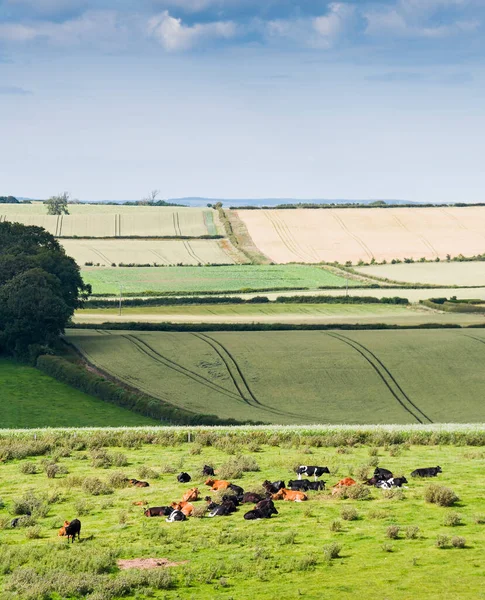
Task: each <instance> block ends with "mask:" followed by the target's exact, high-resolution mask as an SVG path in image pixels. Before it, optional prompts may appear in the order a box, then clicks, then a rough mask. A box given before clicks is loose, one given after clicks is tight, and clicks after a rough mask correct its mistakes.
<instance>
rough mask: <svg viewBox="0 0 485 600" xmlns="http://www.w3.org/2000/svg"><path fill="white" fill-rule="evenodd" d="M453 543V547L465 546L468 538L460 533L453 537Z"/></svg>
mask: <svg viewBox="0 0 485 600" xmlns="http://www.w3.org/2000/svg"><path fill="white" fill-rule="evenodd" d="M451 545H452V546H453V548H464V547H465V546H466V539H465V538H464V537H461V536H459V535H455V536H454V537H452V538H451Z"/></svg>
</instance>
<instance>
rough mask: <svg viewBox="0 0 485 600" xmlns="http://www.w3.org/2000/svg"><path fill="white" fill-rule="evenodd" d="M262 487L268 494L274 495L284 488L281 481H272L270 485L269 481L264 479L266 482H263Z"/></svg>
mask: <svg viewBox="0 0 485 600" xmlns="http://www.w3.org/2000/svg"><path fill="white" fill-rule="evenodd" d="M263 487H264V489H265V490H266V491H267V492H268V494H276V493H277V492H279V491H280V490H281V489H283V488H284V487H286V485H285V482H284V481H281V480H280V481H273V483H271V481H268V480H267V479H266V481H263Z"/></svg>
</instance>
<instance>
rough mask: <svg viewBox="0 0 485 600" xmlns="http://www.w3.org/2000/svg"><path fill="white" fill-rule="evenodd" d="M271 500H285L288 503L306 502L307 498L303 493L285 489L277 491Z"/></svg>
mask: <svg viewBox="0 0 485 600" xmlns="http://www.w3.org/2000/svg"><path fill="white" fill-rule="evenodd" d="M271 498H272V499H273V500H287V501H288V502H304V501H305V500H308V496H307V495H306V494H305V493H303V492H297V491H294V490H287V489H286V488H282V489H281V490H278V492H276V494H273V495H272V496H271Z"/></svg>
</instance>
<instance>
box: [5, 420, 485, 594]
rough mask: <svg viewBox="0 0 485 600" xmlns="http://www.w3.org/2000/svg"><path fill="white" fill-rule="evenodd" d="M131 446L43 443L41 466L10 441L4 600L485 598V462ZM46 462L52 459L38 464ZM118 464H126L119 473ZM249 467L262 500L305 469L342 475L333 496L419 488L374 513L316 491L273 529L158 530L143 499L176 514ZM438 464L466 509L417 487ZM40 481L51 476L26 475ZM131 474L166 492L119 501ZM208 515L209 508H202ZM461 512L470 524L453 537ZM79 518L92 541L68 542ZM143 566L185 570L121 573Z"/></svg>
mask: <svg viewBox="0 0 485 600" xmlns="http://www.w3.org/2000/svg"><path fill="white" fill-rule="evenodd" d="M127 433H128V432H127ZM73 434H75V432H73ZM47 436H49V434H47ZM119 439H120V447H109V448H103V441H102V440H103V433H102V432H99V435H97V434H93V436H92V439H91V440H89V436H87V437H85V436H83V435H82V434H78V435H72V436H70V437H67V438H65V439H64V441H63V442H61V443H60V444H59V445H55V444H54V445H53V446H52V447H51V448H50V449H48V450H47V451H46V453H45V455H42V450H39V444H42V441H40V442H39V441H37V446H36V447H35V448H34V447H33V446H32V447H31V448H32V449H31V450H30V454H29V450H27V451H26V452H25V451H24V449H25V446H26V444H29V443H31V442H29V441H28V440H26V439H25V437H24V438H23V439H13V440H11V441H10V442H9V440H8V439H2V440H1V441H0V447H1V448H2V452H3V454H4V455H5V450H4V449H5V448H6V447H10V448H11V450H10V454H9V455H8V456H9V458H8V459H7V460H5V461H4V462H3V463H2V464H1V466H0V470H1V480H2V485H1V493H0V497H1V499H2V503H1V504H0V506H1V508H0V525H1V529H0V544H1V549H2V551H1V552H0V573H1V574H0V587H3V594H2V598H6V599H12V600H13V598H22V599H32V600H34V599H36V598H40V597H42V598H51V597H52V598H58V599H62V598H66V597H69V598H88V599H90V600H100V599H101V598H120V597H129V598H140V599H141V598H163V599H165V600H172V599H173V600H175V599H184V600H185V599H187V600H192V599H194V600H195V599H197V600H213V599H214V598H217V599H220V600H231V599H235V598H237V599H238V600H253V599H254V598H258V599H261V600H270V599H274V598H288V599H291V600H293V599H296V598H300V597H304V598H310V599H312V600H320V599H321V598H332V599H333V598H348V599H353V598H355V597H356V596H358V597H359V598H362V599H363V600H366V599H374V598H376V597H380V598H393V599H394V600H408V599H409V598H426V599H430V600H433V599H436V600H437V599H440V600H441V599H445V600H455V599H460V600H464V599H470V600H471V599H473V600H475V599H480V598H485V591H484V588H483V579H484V576H485V565H484V562H483V547H484V544H485V524H484V523H485V493H484V492H485V487H484V483H483V470H484V468H485V453H484V451H483V448H480V447H469V446H458V447H453V446H442V447H438V446H408V445H404V446H385V447H383V446H381V447H379V448H370V447H368V446H353V447H351V446H341V447H338V448H328V447H316V446H315V445H311V444H309V445H306V442H305V438H301V441H299V438H298V436H290V437H289V438H288V442H287V443H285V442H283V441H281V439H279V440H275V443H274V444H273V445H271V446H269V445H261V444H259V443H258V436H257V434H251V433H248V435H247V436H246V439H245V440H242V439H241V440H239V441H234V440H232V439H229V438H226V435H225V434H223V433H221V435H220V437H219V438H218V439H217V440H215V441H214V440H212V445H211V446H207V445H205V444H206V442H205V440H204V439H203V436H201V437H200V440H199V441H198V440H197V439H196V441H195V442H192V443H178V444H176V445H171V444H170V443H165V444H163V445H160V444H158V443H156V442H153V441H152V443H149V444H142V445H138V444H137V443H135V441H136V436H130V435H129V434H128V435H127V436H123V435H121V434H120V438H119ZM123 442H124V445H123V446H121V444H122V443H123ZM9 444H10V445H9ZM33 452H36V453H39V454H41V455H40V456H32V453H33ZM15 455H20V456H23V458H15V457H13V456H15ZM106 456H108V459H106ZM113 460H115V461H116V462H117V463H118V464H123V466H109V464H110V461H113ZM248 460H250V461H252V462H253V463H256V464H255V465H253V468H259V471H256V472H254V471H253V472H244V473H243V474H239V475H238V474H236V476H235V477H230V479H231V480H232V481H234V483H236V484H237V485H240V486H242V487H243V488H244V489H245V490H246V491H250V490H252V491H259V490H260V488H261V483H262V482H263V481H264V480H265V479H270V480H271V481H274V480H277V479H278V480H279V479H283V480H285V481H288V479H290V478H294V477H295V476H294V467H295V466H296V465H299V464H315V465H326V466H328V467H329V468H330V470H331V475H326V476H325V480H326V481H327V487H328V488H329V487H331V486H332V485H333V484H335V483H336V482H337V481H338V480H339V479H340V478H341V477H345V476H353V477H354V478H355V479H357V480H360V478H361V477H363V476H365V475H366V474H367V475H370V474H371V473H372V471H373V469H374V466H375V465H376V464H378V465H379V466H381V467H385V468H388V469H390V470H392V471H393V472H394V473H395V474H404V475H405V476H407V478H408V481H409V483H408V485H407V487H406V488H405V489H404V490H403V493H402V495H401V494H397V495H395V496H394V497H393V498H389V497H386V494H385V493H384V492H383V491H382V490H378V489H375V488H370V493H371V495H370V498H369V499H367V500H348V499H347V500H342V499H337V498H335V497H332V495H331V494H330V491H328V490H327V491H324V492H318V493H315V492H310V493H309V495H310V497H309V500H308V501H307V502H304V503H299V504H298V503H291V502H277V503H276V506H277V510H278V511H279V514H278V515H275V516H273V517H272V518H271V519H269V520H262V521H245V520H244V519H243V515H244V513H245V512H246V510H249V509H251V508H252V505H249V506H247V507H245V506H242V507H240V508H239V510H238V511H237V512H236V513H234V514H232V515H231V516H228V517H215V518H212V519H211V518H208V517H207V516H203V517H201V518H195V517H192V518H190V519H189V520H188V521H186V522H183V523H166V522H165V519H164V518H147V517H145V516H144V515H143V512H142V508H141V507H139V506H134V505H133V502H136V501H140V500H145V501H147V502H148V503H149V505H150V506H161V505H166V504H169V503H170V502H171V501H176V500H179V499H180V498H181V496H182V494H183V493H184V492H185V491H186V490H187V489H189V488H190V487H193V486H197V487H198V488H199V489H200V490H201V492H202V494H203V495H205V494H206V493H207V490H208V488H207V487H206V486H204V478H203V477H202V476H201V474H200V470H201V468H202V466H203V465H204V464H209V465H212V466H214V467H215V468H216V469H221V468H222V469H226V472H228V469H229V472H230V469H231V468H233V469H234V468H235V469H236V470H237V466H238V465H241V464H242V461H245V462H248ZM52 461H56V462H57V464H58V466H59V467H60V468H61V473H62V474H60V475H57V476H56V477H55V478H54V479H49V478H47V476H46V473H45V471H44V469H45V464H46V463H49V462H52ZM231 461H232V467H231V464H228V463H231ZM27 463H30V464H28V465H27ZM438 464H439V465H440V466H441V467H442V469H443V473H442V474H441V475H439V476H438V478H436V479H433V480H432V482H433V483H437V484H440V485H444V486H447V487H449V488H451V489H452V490H453V491H454V492H455V493H456V494H457V495H458V496H459V501H458V503H457V504H456V505H455V506H452V507H440V506H437V505H435V504H429V503H427V502H426V501H425V500H424V492H425V488H426V487H427V486H428V485H429V483H430V481H429V480H415V479H413V478H411V477H410V472H411V471H412V470H414V469H415V468H416V467H424V466H436V465H438ZM95 465H98V466H95ZM103 465H104V466H103ZM32 470H37V473H36V474H27V473H26V471H32ZM181 470H184V471H186V472H188V473H189V474H191V475H192V477H193V481H192V482H191V483H190V484H179V483H178V482H177V481H176V474H177V473H178V472H180V471H181ZM116 473H122V474H124V475H125V476H126V477H137V478H139V479H144V480H147V481H149V483H150V487H149V488H146V489H137V488H129V487H121V488H116V487H114V486H113V485H112V483H110V482H114V481H115V480H116V479H119V475H118V476H117V474H116ZM92 478H97V479H98V480H99V481H100V482H101V483H105V484H106V488H107V489H105V490H104V492H106V493H103V494H102V495H92V493H90V492H89V491H88V489H87V486H86V479H87V480H88V481H89V480H91V482H92ZM26 494H27V495H28V497H30V499H31V500H32V498H34V499H35V500H37V501H38V502H39V504H38V506H37V509H36V510H34V512H33V520H32V521H31V523H30V524H28V526H27V527H21V528H15V529H12V528H10V527H9V523H10V521H11V519H12V518H13V517H14V515H15V506H18V504H19V503H18V500H19V499H21V498H22V497H24V496H25V495H26ZM203 504H204V501H203V500H200V501H198V502H196V503H195V506H196V507H198V508H199V507H202V506H203ZM352 508H353V509H355V510H356V512H357V515H356V516H357V518H356V519H355V520H345V519H344V518H343V517H342V514H343V512H342V511H344V510H347V511H348V509H352ZM199 510H201V509H200V508H199ZM453 514H457V515H458V518H459V520H460V525H457V526H449V525H446V524H445V523H446V522H449V521H450V520H452V519H451V517H452V515H453ZM76 517H77V518H79V519H80V520H81V523H82V529H81V541H80V542H78V541H76V542H75V543H74V544H68V542H67V540H66V539H65V538H59V537H58V536H57V529H58V528H59V527H60V526H61V525H62V523H63V522H64V520H65V519H67V520H71V519H73V518H76ZM455 520H456V517H455ZM335 522H336V524H335ZM390 526H398V527H399V528H400V529H399V533H398V537H397V539H389V538H388V537H387V531H388V528H389V527H390ZM411 528H418V529H417V530H415V535H416V537H414V538H413V537H408V535H409V532H411ZM439 535H445V536H447V538H448V543H447V545H446V546H445V547H444V548H439V547H437V546H436V540H437V537H438V536H439ZM457 536H459V537H461V538H464V540H465V547H464V548H457V547H453V546H452V544H451V540H452V538H454V537H457ZM331 544H337V545H338V546H339V547H340V552H339V555H340V556H339V557H338V558H333V559H329V558H327V557H326V555H325V551H326V549H327V548H328V547H329V546H330V545H331ZM134 558H166V559H169V560H170V561H173V562H174V563H179V564H178V566H174V567H171V568H167V569H164V568H160V569H156V570H153V571H151V572H146V571H123V572H120V571H119V569H118V566H117V561H118V559H134Z"/></svg>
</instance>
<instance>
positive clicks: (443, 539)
mask: <svg viewBox="0 0 485 600" xmlns="http://www.w3.org/2000/svg"><path fill="white" fill-rule="evenodd" d="M435 544H436V546H437V547H438V548H447V547H448V546H449V545H450V538H449V537H448V536H447V535H444V534H442V533H440V534H439V535H438V536H437V537H436V542H435Z"/></svg>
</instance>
